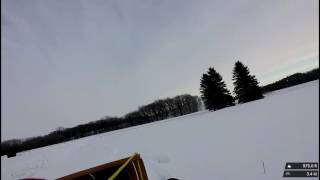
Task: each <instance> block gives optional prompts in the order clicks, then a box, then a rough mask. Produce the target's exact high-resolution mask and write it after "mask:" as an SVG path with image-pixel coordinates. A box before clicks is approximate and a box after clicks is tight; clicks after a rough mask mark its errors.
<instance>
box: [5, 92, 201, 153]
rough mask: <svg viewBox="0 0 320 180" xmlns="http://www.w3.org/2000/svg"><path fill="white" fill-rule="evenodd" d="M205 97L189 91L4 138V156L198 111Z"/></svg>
mask: <svg viewBox="0 0 320 180" xmlns="http://www.w3.org/2000/svg"><path fill="white" fill-rule="evenodd" d="M201 103H202V102H201V99H200V98H199V97H198V96H191V95H188V94H184V95H179V96H175V97H173V98H166V99H160V100H156V101H154V102H152V103H150V104H147V105H145V106H141V107H139V108H138V110H136V111H133V112H130V113H128V114H126V115H124V116H123V117H108V116H106V117H104V118H102V119H100V120H97V121H93V122H89V123H86V124H81V125H78V126H75V127H72V128H62V127H59V128H57V129H56V130H55V131H53V132H51V133H49V134H47V135H44V136H37V137H31V138H27V139H12V140H7V141H4V142H1V156H2V155H8V157H11V156H15V154H16V153H17V152H21V151H26V150H31V149H35V148H40V147H44V146H48V145H52V144H57V143H61V142H65V141H70V140H73V139H78V138H82V137H86V136H90V135H94V134H99V133H103V132H108V131H113V130H117V129H122V128H127V127H131V126H136V125H140V124H145V123H150V122H154V121H159V120H163V119H167V118H170V117H177V116H182V115H185V114H189V113H193V112H197V111H199V110H200V109H201Z"/></svg>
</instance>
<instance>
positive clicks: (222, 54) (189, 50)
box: [1, 0, 319, 140]
mask: <svg viewBox="0 0 320 180" xmlns="http://www.w3.org/2000/svg"><path fill="white" fill-rule="evenodd" d="M1 4H2V6H1V26H2V29H1V43H2V46H1V51H2V53H1V55H2V57H1V75H2V76H1V85H2V86H1V103H2V106H1V111H2V113H1V124H2V126H1V135H2V140H5V139H11V138H25V137H31V136H36V135H44V134H47V133H49V132H50V131H52V130H54V129H56V128H57V127H59V126H63V127H72V126H75V125H77V124H80V123H86V122H89V121H93V120H98V119H99V118H101V117H103V116H105V115H109V116H122V115H124V114H125V113H127V112H130V111H133V110H135V109H137V108H138V106H140V105H144V104H147V103H150V102H152V101H153V100H156V99H159V98H165V97H172V96H175V95H179V94H183V93H189V94H192V95H199V82H200V78H201V75H202V74H203V73H204V72H206V71H207V69H208V67H209V66H213V67H214V68H215V69H216V70H217V71H218V72H219V73H220V74H221V75H222V77H223V79H224V81H225V82H226V83H227V85H228V88H229V89H230V90H232V88H233V87H232V81H231V77H232V74H231V73H232V69H233V65H234V62H235V61H236V60H240V61H242V62H243V63H244V64H246V65H247V66H248V67H249V69H250V70H251V72H252V74H254V75H256V77H257V78H258V80H259V82H260V85H264V84H266V83H270V82H273V81H275V80H278V79H280V78H282V77H284V76H286V75H288V74H291V73H295V72H298V71H305V70H309V69H311V68H314V67H318V66H319V63H318V59H319V53H318V48H319V41H318V38H319V35H318V33H319V18H318V14H319V1H318V0H268V1H259V0H254V1H253V0H234V1H226V0H219V1H217V0H205V1H200V0H199V1H198V0H190V1H189V0H135V1H133V0H127V1H126V0H113V1H112V0H90V1H89V0H85V1H81V0H68V1H62V0H58V1H47V0H29V1H21V0H2V1H1Z"/></svg>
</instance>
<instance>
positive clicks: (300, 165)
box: [285, 162, 319, 169]
mask: <svg viewBox="0 0 320 180" xmlns="http://www.w3.org/2000/svg"><path fill="white" fill-rule="evenodd" d="M318 168H319V164H318V163H317V162H287V163H286V168H285V169H318Z"/></svg>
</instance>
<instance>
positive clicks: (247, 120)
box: [1, 81, 319, 180]
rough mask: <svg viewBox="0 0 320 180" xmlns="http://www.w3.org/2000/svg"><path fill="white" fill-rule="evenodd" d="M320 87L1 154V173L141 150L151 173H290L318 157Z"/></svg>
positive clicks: (57, 171) (90, 162)
mask: <svg viewBox="0 0 320 180" xmlns="http://www.w3.org/2000/svg"><path fill="white" fill-rule="evenodd" d="M318 92H319V81H313V82H311V83H308V85H304V86H302V87H301V86H299V87H292V88H288V89H284V90H281V91H279V92H276V93H273V94H272V95H270V96H267V97H266V98H264V99H262V100H258V101H253V102H250V103H246V104H241V105H237V106H233V107H230V108H225V109H222V110H219V111H216V112H207V111H202V112H198V113H195V114H190V115H186V116H183V117H178V118H172V119H168V120H164V121H159V122H155V123H151V124H145V125H141V126H137V127H132V128H127V129H122V130H118V131H113V132H108V133H104V134H100V135H95V136H90V137H87V138H82V139H79V140H75V141H70V142H67V143H62V144H57V145H53V146H48V147H44V148H40V149H35V150H32V151H27V152H23V153H19V154H18V155H17V157H14V158H9V159H8V158H6V157H1V163H2V166H1V178H3V179H18V178H24V177H44V178H48V179H54V178H58V177H61V176H64V175H67V174H70V173H73V172H76V171H79V170H82V169H86V168H89V167H93V166H96V165H99V164H103V163H106V162H110V161H113V160H116V159H119V158H123V157H127V156H130V155H131V154H133V153H134V152H139V153H140V154H141V156H142V158H143V160H144V162H145V166H146V169H147V173H148V176H149V178H150V179H161V178H168V177H176V178H180V179H190V180H193V179H226V180H227V179H248V180H251V179H252V180H253V179H273V180H276V179H283V178H282V174H283V170H284V166H285V163H286V162H292V161H318V159H319V156H318V152H319V148H318V147H319V146H318V141H319V140H318V137H319V128H318V127H319V111H318V108H319V100H318V99H319V95H318ZM262 163H264V165H265V173H264V169H263V166H262ZM301 179H303V178H301ZM306 179H309V178H306Z"/></svg>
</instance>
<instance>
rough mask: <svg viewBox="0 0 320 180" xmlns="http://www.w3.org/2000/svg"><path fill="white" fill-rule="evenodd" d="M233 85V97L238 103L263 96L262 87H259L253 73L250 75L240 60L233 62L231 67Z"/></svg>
mask: <svg viewBox="0 0 320 180" xmlns="http://www.w3.org/2000/svg"><path fill="white" fill-rule="evenodd" d="M232 80H233V85H234V93H235V95H236V96H235V99H236V100H238V103H245V102H249V101H253V100H257V99H261V98H263V95H262V89H261V88H260V87H259V85H258V84H259V83H258V80H257V79H256V77H255V76H254V75H250V72H249V69H248V67H247V66H245V65H243V64H242V63H241V62H240V61H237V62H236V63H235V66H234V69H233V77H232Z"/></svg>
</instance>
